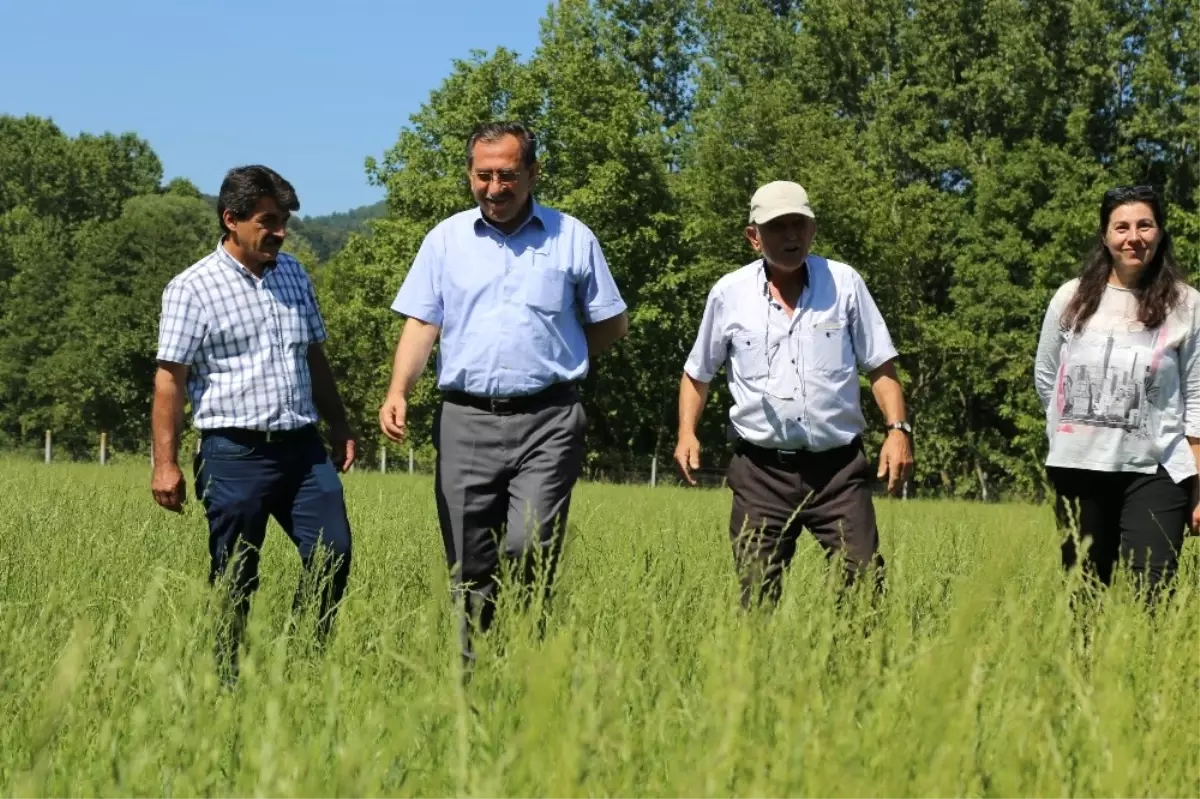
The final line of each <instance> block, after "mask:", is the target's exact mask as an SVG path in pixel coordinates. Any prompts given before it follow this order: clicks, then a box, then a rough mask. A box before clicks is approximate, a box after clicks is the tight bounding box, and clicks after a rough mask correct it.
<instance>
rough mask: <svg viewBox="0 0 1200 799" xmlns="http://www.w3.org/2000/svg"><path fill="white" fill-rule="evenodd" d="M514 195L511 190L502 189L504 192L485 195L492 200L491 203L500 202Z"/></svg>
mask: <svg viewBox="0 0 1200 799" xmlns="http://www.w3.org/2000/svg"><path fill="white" fill-rule="evenodd" d="M512 196H513V195H512V192H511V191H502V192H500V193H499V194H488V195H485V199H486V200H487V201H488V202H490V203H498V202H500V201H501V200H507V199H508V198H510V197H512Z"/></svg>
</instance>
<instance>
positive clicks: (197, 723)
mask: <svg viewBox="0 0 1200 799" xmlns="http://www.w3.org/2000/svg"><path fill="white" fill-rule="evenodd" d="M148 479H149V478H148V471H147V470H146V469H145V468H139V467H135V466H109V467H105V468H101V467H98V466H72V465H66V464H63V465H53V466H49V467H47V466H43V465H41V464H35V463H29V462H18V461H0V519H3V528H2V529H3V532H2V534H0V542H2V543H0V546H2V549H0V553H2V555H0V602H2V605H0V686H2V688H0V716H2V717H3V718H4V719H5V723H4V724H2V725H0V791H2V792H3V793H4V794H7V795H54V796H63V795H98V796H108V795H162V796H190V795H211V794H216V795H241V796H249V795H286V796H291V795H304V796H334V795H338V796H341V795H352V796H359V795H381V794H382V795H437V796H444V795H475V796H503V795H522V796H525V795H551V796H610V795H618V796H634V795H637V796H643V795H644V796H674V795H682V796H719V795H739V796H783V795H792V796H801V795H815V796H901V795H920V796H1068V795H1070V796H1093V795H1098V796H1131V797H1132V796H1196V795H1197V794H1198V793H1200V590H1198V588H1197V581H1198V575H1200V570H1198V568H1197V561H1198V557H1197V541H1196V539H1189V542H1188V546H1187V549H1186V553H1185V562H1184V569H1183V572H1182V574H1181V576H1180V586H1181V588H1182V590H1180V591H1179V592H1178V593H1177V594H1176V595H1175V597H1174V599H1173V600H1172V601H1171V604H1170V605H1169V606H1166V607H1164V608H1163V609H1162V610H1161V612H1160V613H1159V614H1158V615H1155V616H1151V615H1149V614H1147V612H1146V611H1145V610H1144V609H1143V608H1142V606H1141V605H1139V604H1138V602H1137V601H1136V598H1135V597H1133V596H1131V594H1130V592H1129V591H1128V589H1127V586H1126V585H1125V584H1124V583H1120V584H1118V585H1117V586H1115V587H1114V588H1113V590H1111V591H1110V592H1108V594H1107V595H1106V596H1105V597H1104V598H1103V599H1101V598H1098V597H1094V596H1089V597H1088V599H1087V600H1086V603H1085V605H1084V607H1083V612H1082V614H1081V617H1080V618H1081V619H1082V621H1079V620H1076V617H1074V616H1072V614H1071V613H1070V612H1069V609H1068V597H1069V593H1068V586H1069V580H1068V579H1067V578H1064V577H1063V576H1062V575H1061V574H1060V570H1059V567H1058V537H1057V534H1056V533H1055V531H1054V528H1053V523H1052V516H1051V513H1050V510H1049V508H1035V507H1026V506H1016V505H1013V506H994V505H993V506H978V505H969V504H955V503H948V502H925V501H909V502H899V501H883V502H881V503H880V504H879V512H880V522H881V527H882V536H883V546H884V549H885V554H886V555H887V557H888V561H889V575H888V580H889V591H888V595H887V597H886V599H885V601H884V602H883V603H882V604H881V606H880V609H879V611H878V612H877V614H876V615H874V616H870V617H868V616H867V612H866V605H865V604H864V603H863V601H862V600H863V599H865V597H863V596H858V597H856V598H855V601H854V602H851V603H850V605H849V606H848V607H847V608H845V609H842V610H836V609H835V607H834V604H833V589H832V582H831V581H830V580H829V579H827V574H828V570H827V569H826V567H825V563H824V559H823V557H822V556H821V554H820V551H819V549H818V548H817V547H816V545H815V543H813V542H812V540H811V538H806V539H805V545H804V546H803V547H802V548H801V551H800V553H799V555H798V556H797V560H796V562H795V564H794V566H793V569H792V572H791V573H790V575H789V577H788V579H787V583H786V586H785V594H784V600H783V602H782V604H781V605H780V606H779V608H778V609H777V610H776V612H775V613H774V614H765V613H757V614H745V613H742V612H741V611H740V610H739V609H738V605H737V599H736V597H737V593H736V591H737V589H736V582H735V580H734V575H733V572H732V564H731V559H730V555H729V549H728V545H727V543H726V534H725V527H726V524H727V518H728V516H727V514H728V502H729V496H728V494H727V493H726V492H722V491H690V492H689V491H683V490H679V489H673V488H658V489H653V490H651V489H648V488H631V487H611V486H591V485H585V486H581V487H580V489H579V490H578V491H577V493H576V499H575V504H574V508H573V517H572V518H573V530H572V533H571V539H570V541H569V543H568V545H567V552H566V556H565V560H564V562H563V567H562V571H561V574H560V580H559V591H558V594H557V596H556V599H555V604H554V607H553V612H552V614H551V619H550V624H549V628H548V632H547V635H546V637H545V638H544V639H542V640H539V639H537V637H536V636H535V635H534V634H533V632H532V630H533V628H532V624H531V623H530V622H529V620H528V618H526V617H525V616H523V615H521V614H517V613H503V611H502V614H503V615H502V623H501V626H500V628H499V629H498V630H497V632H496V634H495V635H494V636H492V640H488V641H485V642H484V643H483V644H482V645H481V651H480V664H479V667H478V671H477V673H476V675H475V677H474V679H473V681H472V682H471V683H470V684H469V685H468V686H467V687H466V688H463V687H462V686H461V684H460V681H459V680H458V655H457V652H458V650H457V641H456V638H455V627H454V620H453V617H452V615H451V613H450V603H449V595H448V581H447V575H446V573H445V565H444V561H443V559H442V554H441V542H440V537H439V535H438V533H437V529H436V526H435V519H434V505H433V496H432V482H431V480H429V479H427V478H419V477H408V476H407V475H397V476H390V475H389V476H381V475H373V474H361V473H360V474H352V475H349V476H348V477H347V479H346V486H347V496H348V502H349V508H350V516H351V522H352V523H353V525H354V535H355V547H356V550H355V563H354V569H353V574H352V577H351V587H350V591H349V594H348V598H347V601H346V604H345V605H344V608H343V611H342V615H341V617H340V619H339V628H338V633H337V636H336V638H335V639H334V640H333V641H332V643H331V645H330V648H329V650H328V651H327V652H326V653H325V655H324V656H323V657H318V656H316V655H314V654H312V653H311V652H310V651H308V650H306V649H305V647H303V646H302V645H301V643H300V639H295V638H289V637H288V635H287V629H288V625H287V621H288V616H289V613H290V608H291V601H292V594H293V592H294V589H295V580H296V576H297V574H298V573H299V560H298V558H297V556H296V554H295V551H294V549H293V548H292V546H291V543H290V542H289V541H288V540H287V538H286V537H285V536H284V535H283V533H282V531H280V530H279V529H278V527H276V526H275V525H274V523H272V527H271V530H270V532H269V533H268V538H267V545H266V552H265V556H264V561H263V587H262V589H261V591H260V592H259V594H258V595H257V601H256V604H255V606H254V611H253V614H252V620H251V627H250V632H249V635H250V652H249V654H248V655H247V657H246V660H245V661H244V665H243V674H242V680H241V681H240V683H239V684H238V687H237V688H236V689H235V691H233V692H232V693H227V692H224V691H222V690H221V688H220V687H219V685H218V682H217V679H216V675H215V673H214V670H213V667H212V660H211V654H210V653H211V645H210V639H209V632H210V627H211V623H212V614H211V613H210V611H209V610H208V608H209V601H210V600H209V596H210V592H209V591H208V589H207V585H206V582H205V579H204V578H205V575H206V573H207V548H206V547H207V544H206V528H205V523H204V518H203V514H202V513H201V511H200V508H199V507H197V506H196V505H195V504H194V503H192V505H190V506H189V508H188V512H187V513H185V514H184V515H183V516H182V517H177V516H173V515H171V514H168V513H166V512H162V511H160V510H158V509H157V507H156V506H154V504H153V501H152V500H151V498H150V494H149V489H148ZM190 489H191V486H190V484H189V496H190V494H191V490H190ZM500 640H503V641H504V642H505V643H504V647H503V650H502V651H501V650H500V649H499V648H498V644H499V642H500Z"/></svg>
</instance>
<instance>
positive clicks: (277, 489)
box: [195, 427, 351, 677]
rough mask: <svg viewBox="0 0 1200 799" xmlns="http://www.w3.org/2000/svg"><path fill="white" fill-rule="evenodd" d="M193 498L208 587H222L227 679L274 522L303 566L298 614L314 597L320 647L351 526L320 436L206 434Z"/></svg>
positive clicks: (343, 576)
mask: <svg viewBox="0 0 1200 799" xmlns="http://www.w3.org/2000/svg"><path fill="white" fill-rule="evenodd" d="M195 475H196V496H197V497H198V498H199V499H200V500H201V502H202V503H203V505H204V510H205V514H206V516H207V517H208V528H209V538H208V548H209V554H210V556H211V562H210V569H209V581H210V583H214V584H215V583H216V582H217V581H218V580H227V585H228V589H229V591H228V595H227V599H228V602H229V606H228V607H227V611H228V616H227V617H226V618H225V619H224V620H223V621H224V622H226V623H224V624H223V625H222V629H221V632H220V633H219V634H218V641H217V655H218V658H219V660H220V663H221V666H222V668H223V669H226V670H227V671H226V676H230V677H232V676H236V674H237V653H238V648H239V646H240V642H241V638H242V634H243V632H244V630H245V624H246V616H247V614H248V612H249V609H250V600H251V597H252V595H253V594H254V592H255V591H256V590H257V589H258V562H259V553H260V551H261V549H262V545H263V540H264V539H265V537H266V532H267V521H268V519H269V517H272V516H273V517H274V518H275V520H276V521H277V522H278V523H279V526H280V527H282V528H283V530H284V532H285V533H287V535H288V537H289V538H291V539H292V543H294V544H295V545H296V549H297V550H298V551H299V553H300V560H301V562H302V563H303V566H304V574H303V575H302V576H301V580H300V587H299V588H298V589H297V591H296V604H297V608H298V607H299V606H300V605H301V604H302V603H303V602H304V600H305V599H306V598H307V597H308V596H309V595H310V592H311V591H316V592H318V594H319V601H318V605H319V608H318V617H317V632H318V638H319V642H323V641H324V639H325V637H326V636H327V635H328V633H329V630H330V628H331V626H332V624H333V619H334V616H335V615H336V611H337V604H338V602H339V601H340V600H341V598H342V594H343V593H344V592H345V589H346V580H347V578H348V576H349V574H350V555H351V553H350V548H351V547H350V523H349V520H348V519H347V516H346V505H345V501H344V499H343V496H342V482H341V479H340V478H339V477H338V473H337V470H336V469H335V468H334V466H333V463H332V461H330V459H329V455H328V453H327V452H326V450H325V445H324V443H323V442H322V441H321V437H320V434H319V433H318V432H317V429H316V428H315V427H308V428H305V429H304V430H302V431H298V432H296V433H294V434H292V435H290V436H286V437H284V438H282V439H280V440H273V441H270V442H267V441H262V440H258V439H257V437H256V436H255V435H254V434H252V433H240V432H238V431H222V432H220V433H205V434H204V435H203V437H202V440H201V444H200V452H199V453H197V455H196V461H195Z"/></svg>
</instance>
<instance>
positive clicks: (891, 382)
mask: <svg viewBox="0 0 1200 799" xmlns="http://www.w3.org/2000/svg"><path fill="white" fill-rule="evenodd" d="M870 378H871V393H872V394H873V395H874V397H875V403H876V404H877V405H878V406H879V410H880V411H881V412H882V413H883V416H884V419H885V420H886V421H887V423H888V424H892V423H893V422H899V421H901V420H907V417H906V416H905V413H906V409H905V407H904V390H903V389H902V388H901V387H900V378H899V376H898V375H897V374H896V362H895V361H888V362H887V363H885V364H884V365H883V366H880V367H879V368H878V369H876V370H875V371H874V372H872V373H871V375H870Z"/></svg>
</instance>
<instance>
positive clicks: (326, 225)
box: [201, 194, 387, 261]
mask: <svg viewBox="0 0 1200 799" xmlns="http://www.w3.org/2000/svg"><path fill="white" fill-rule="evenodd" d="M201 196H202V197H203V198H204V200H206V201H207V202H208V204H209V205H211V206H212V207H213V208H216V207H217V198H216V197H214V196H212V195H211V194H204V195H201ZM385 214H387V201H386V200H380V201H379V202H377V203H375V204H373V205H363V206H360V207H358V208H352V209H351V210H349V211H338V212H337V213H333V214H326V215H325V216H307V217H301V216H298V217H295V218H293V219H292V220H291V221H290V222H288V231H289V232H291V233H299V234H300V237H301V238H303V239H304V240H305V241H306V242H308V243H309V245H311V246H312V248H313V251H314V252H316V254H317V257H318V258H320V259H321V260H322V261H325V260H327V259H328V258H329V256H331V255H333V254H334V253H335V252H337V251H338V250H340V249H342V247H345V246H346V240H347V239H349V238H350V234H351V233H365V232H366V231H367V222H368V221H370V220H372V219H378V218H380V217H381V216H384V215H385Z"/></svg>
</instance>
